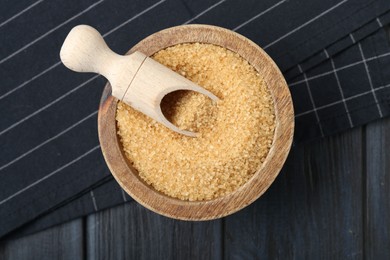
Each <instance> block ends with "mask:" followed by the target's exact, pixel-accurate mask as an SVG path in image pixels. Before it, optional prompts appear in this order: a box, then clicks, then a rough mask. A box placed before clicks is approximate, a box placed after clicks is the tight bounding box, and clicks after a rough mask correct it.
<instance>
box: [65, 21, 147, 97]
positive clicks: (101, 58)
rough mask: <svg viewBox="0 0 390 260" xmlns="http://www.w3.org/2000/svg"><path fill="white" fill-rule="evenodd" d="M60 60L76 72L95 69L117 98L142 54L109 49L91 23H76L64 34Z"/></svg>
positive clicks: (141, 58)
mask: <svg viewBox="0 0 390 260" xmlns="http://www.w3.org/2000/svg"><path fill="white" fill-rule="evenodd" d="M60 57H61V61H62V63H63V64H64V65H65V66H66V67H67V68H69V69H71V70H73V71H76V72H95V73H99V74H101V75H103V76H104V77H105V78H107V79H108V81H109V82H110V83H111V87H112V95H113V96H114V97H116V98H118V99H120V100H122V99H123V97H124V95H125V94H126V92H127V89H128V87H129V84H130V82H131V80H132V78H133V77H134V75H135V74H136V72H137V70H138V69H139V67H140V66H141V65H142V63H143V61H144V60H145V59H146V56H145V55H144V54H142V53H139V52H135V53H133V54H131V55H125V56H123V55H119V54H116V53H115V52H113V51H112V50H111V49H110V48H109V47H108V46H107V44H106V42H105V41H104V39H103V37H102V36H101V35H100V33H99V32H98V31H97V30H96V29H94V28H93V27H91V26H88V25H78V26H76V27H74V28H73V29H72V30H71V31H70V32H69V34H68V36H67V37H66V39H65V41H64V43H63V45H62V47H61V51H60Z"/></svg>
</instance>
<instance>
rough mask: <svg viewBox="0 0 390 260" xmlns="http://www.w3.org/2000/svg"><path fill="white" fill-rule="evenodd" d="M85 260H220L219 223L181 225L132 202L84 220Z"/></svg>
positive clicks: (187, 223)
mask: <svg viewBox="0 0 390 260" xmlns="http://www.w3.org/2000/svg"><path fill="white" fill-rule="evenodd" d="M87 223H88V224H87V227H88V230H87V238H88V244H87V255H88V259H91V260H92V259H93V260H94V259H97V260H98V259H202V260H207V259H210V260H218V259H221V258H222V255H221V253H222V244H221V242H222V240H221V238H222V230H221V227H222V225H221V221H220V220H214V221H208V222H185V221H177V220H173V219H169V218H166V217H163V216H160V215H157V214H156V213H153V212H151V211H149V210H147V209H145V208H143V207H142V206H140V205H139V204H137V203H135V202H131V203H127V204H125V205H123V206H120V207H116V208H112V209H109V210H106V211H104V212H101V213H97V214H94V215H92V216H90V217H88V221H87Z"/></svg>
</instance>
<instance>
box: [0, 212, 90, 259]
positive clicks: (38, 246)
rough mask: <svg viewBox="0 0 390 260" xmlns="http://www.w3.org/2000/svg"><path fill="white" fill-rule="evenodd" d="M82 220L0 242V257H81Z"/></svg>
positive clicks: (82, 248)
mask: <svg viewBox="0 0 390 260" xmlns="http://www.w3.org/2000/svg"><path fill="white" fill-rule="evenodd" d="M83 233H84V232H83V220H82V219H77V220H74V221H72V222H68V223H65V224H62V225H59V226H57V227H53V228H50V229H48V230H45V231H42V232H39V233H36V234H32V235H29V236H26V237H21V238H18V239H14V240H7V241H4V242H1V243H0V259H4V260H6V259H37V260H41V259H72V260H77V259H83V255H84V239H83Z"/></svg>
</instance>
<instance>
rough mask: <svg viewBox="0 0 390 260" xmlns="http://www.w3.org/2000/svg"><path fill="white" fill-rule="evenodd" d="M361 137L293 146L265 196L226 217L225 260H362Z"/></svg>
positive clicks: (359, 131) (357, 134)
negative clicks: (282, 168)
mask: <svg viewBox="0 0 390 260" xmlns="http://www.w3.org/2000/svg"><path fill="white" fill-rule="evenodd" d="M362 136H363V135H362V129H361V128H357V129H355V130H352V131H349V132H347V133H344V134H342V135H337V136H333V137H329V138H326V139H323V140H320V141H317V142H313V143H307V144H304V145H298V146H296V147H294V148H293V151H292V152H291V154H290V156H289V159H288V161H287V164H286V165H285V167H284V170H283V172H282V173H281V175H279V177H278V178H277V180H276V182H275V183H274V184H273V185H272V186H271V188H270V190H268V192H267V193H266V194H265V195H264V197H262V198H261V199H259V200H258V201H256V202H255V203H254V204H253V205H251V206H249V207H248V208H247V209H244V210H243V211H241V212H239V213H237V214H235V215H232V216H230V217H227V218H226V220H225V226H224V230H225V242H224V245H225V246H224V252H225V257H226V259H351V258H352V259H361V258H362V257H363V250H362V247H363V239H362V163H361V162H362V159H363V158H362Z"/></svg>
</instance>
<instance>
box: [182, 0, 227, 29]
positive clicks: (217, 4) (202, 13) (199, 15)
mask: <svg viewBox="0 0 390 260" xmlns="http://www.w3.org/2000/svg"><path fill="white" fill-rule="evenodd" d="M223 2H226V0H222V1H219V2H217V3H215V4H213V5H212V6H210V7H209V8H207V9H205V10H204V11H202V12H201V13H199V14H197V15H196V16H194V17H192V18H191V19H189V20H188V21H186V22H184V23H183V24H189V23H190V22H192V21H194V20H196V19H198V18H199V17H201V16H202V15H204V14H205V13H207V12H209V11H211V10H212V9H214V8H215V7H217V6H219V5H220V4H222V3H223Z"/></svg>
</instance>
